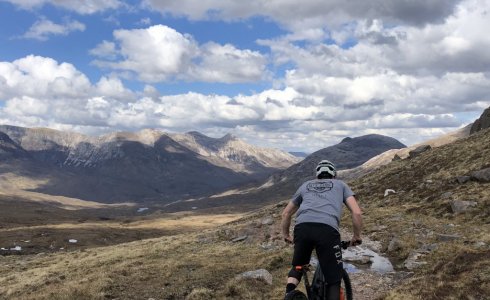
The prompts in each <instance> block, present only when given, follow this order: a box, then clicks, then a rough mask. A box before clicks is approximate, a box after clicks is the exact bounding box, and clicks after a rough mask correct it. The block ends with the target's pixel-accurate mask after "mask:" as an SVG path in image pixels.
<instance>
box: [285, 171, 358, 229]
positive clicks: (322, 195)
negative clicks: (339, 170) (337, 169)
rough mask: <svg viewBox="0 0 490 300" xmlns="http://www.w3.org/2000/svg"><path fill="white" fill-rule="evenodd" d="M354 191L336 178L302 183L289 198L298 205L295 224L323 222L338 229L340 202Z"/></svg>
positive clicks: (340, 211)
mask: <svg viewBox="0 0 490 300" xmlns="http://www.w3.org/2000/svg"><path fill="white" fill-rule="evenodd" d="M354 195H355V194H354V192H352V190H351V189H350V187H349V186H348V185H347V184H346V183H345V182H343V181H341V180H337V179H314V180H310V181H307V182H305V183H303V185H302V186H301V187H300V188H299V189H298V190H297V191H296V193H295V194H294V196H293V199H292V200H291V201H292V202H293V203H294V204H295V205H296V206H299V209H298V212H297V213H296V224H300V223H305V222H314V223H324V224H327V225H330V226H332V227H333V228H335V229H337V230H339V222H340V217H341V215H342V204H343V203H345V200H347V198H349V197H350V196H354Z"/></svg>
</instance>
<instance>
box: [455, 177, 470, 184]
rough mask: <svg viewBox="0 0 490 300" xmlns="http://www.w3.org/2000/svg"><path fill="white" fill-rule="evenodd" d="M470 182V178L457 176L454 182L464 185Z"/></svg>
mask: <svg viewBox="0 0 490 300" xmlns="http://www.w3.org/2000/svg"><path fill="white" fill-rule="evenodd" d="M470 180H471V177H470V176H458V177H456V182H457V183H459V184H463V183H466V182H468V181H470Z"/></svg>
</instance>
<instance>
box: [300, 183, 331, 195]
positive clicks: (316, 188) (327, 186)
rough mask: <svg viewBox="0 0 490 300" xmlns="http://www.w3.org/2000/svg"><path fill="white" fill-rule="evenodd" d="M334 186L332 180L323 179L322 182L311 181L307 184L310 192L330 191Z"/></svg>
mask: <svg viewBox="0 0 490 300" xmlns="http://www.w3.org/2000/svg"><path fill="white" fill-rule="evenodd" d="M332 188H333V182H332V181H322V182H310V183H308V185H307V186H306V190H307V191H308V192H316V193H323V192H326V191H330V190H331V189H332Z"/></svg>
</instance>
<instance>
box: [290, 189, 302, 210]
mask: <svg viewBox="0 0 490 300" xmlns="http://www.w3.org/2000/svg"><path fill="white" fill-rule="evenodd" d="M302 188H303V185H302V186H300V187H299V189H298V190H297V191H296V193H294V196H293V198H292V199H291V202H293V204H294V205H296V206H300V205H301V202H303V196H302V195H301V190H302Z"/></svg>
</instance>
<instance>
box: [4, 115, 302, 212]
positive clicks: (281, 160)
mask: <svg viewBox="0 0 490 300" xmlns="http://www.w3.org/2000/svg"><path fill="white" fill-rule="evenodd" d="M0 132H1V133H3V135H2V137H4V139H3V140H4V141H3V144H4V148H5V147H10V148H9V149H10V150H9V151H10V152H9V153H10V154H9V155H10V156H12V155H13V154H12V153H15V155H14V156H15V157H18V158H22V159H23V160H22V162H21V163H19V162H18V161H16V160H3V161H1V163H0V172H1V171H3V173H6V172H7V170H17V171H16V172H15V174H19V173H21V174H24V175H23V176H27V177H29V178H34V177H36V178H38V177H41V178H49V180H48V182H47V183H46V184H43V185H42V186H40V187H38V188H36V189H35V190H34V191H36V192H42V193H46V194H51V195H62V196H68V197H75V198H79V199H83V200H92V201H101V202H111V203H112V202H124V201H137V202H145V201H155V202H161V203H166V202H168V201H172V200H175V199H186V198H193V197H202V196H206V195H210V194H213V193H217V192H220V191H223V190H226V189H229V188H231V187H234V186H238V185H241V184H247V183H250V182H253V181H254V180H260V179H262V178H265V177H266V176H268V175H270V174H271V173H273V172H274V171H277V170H279V169H281V168H285V167H287V166H289V165H291V164H293V163H295V162H297V161H298V158H296V157H294V156H292V155H290V154H288V153H286V152H282V151H280V150H275V149H265V148H259V147H254V146H251V145H247V144H246V143H244V142H242V141H240V140H239V139H237V138H234V137H232V136H230V135H227V136H225V137H223V138H220V139H214V138H210V137H206V136H204V135H202V134H198V133H188V134H183V135H178V134H168V133H164V132H160V131H157V130H151V129H146V130H142V131H139V132H136V133H131V132H116V133H110V134H107V135H103V136H99V137H91V136H86V135H82V134H77V133H69V132H61V131H56V130H52V129H43V128H41V129H37V128H34V129H31V128H22V127H14V126H6V125H4V126H0ZM197 136H199V138H196V137H197ZM192 141H193V142H192ZM196 141H199V143H198V142H196ZM5 149H7V148H5ZM12 151H13V152H12ZM40 170H41V173H39V171H40ZM26 174H27V175H26Z"/></svg>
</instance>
